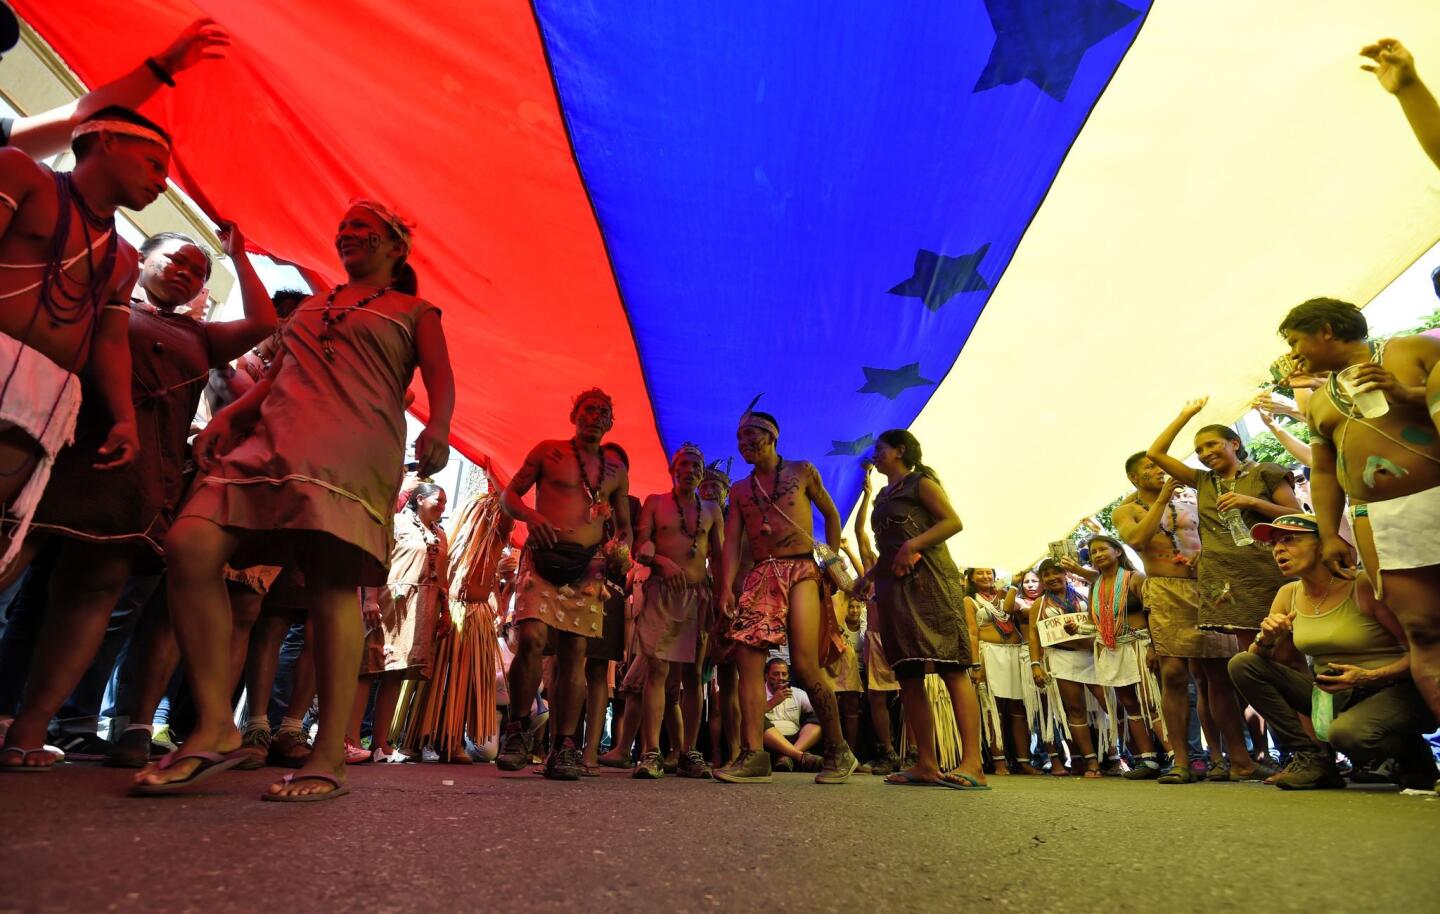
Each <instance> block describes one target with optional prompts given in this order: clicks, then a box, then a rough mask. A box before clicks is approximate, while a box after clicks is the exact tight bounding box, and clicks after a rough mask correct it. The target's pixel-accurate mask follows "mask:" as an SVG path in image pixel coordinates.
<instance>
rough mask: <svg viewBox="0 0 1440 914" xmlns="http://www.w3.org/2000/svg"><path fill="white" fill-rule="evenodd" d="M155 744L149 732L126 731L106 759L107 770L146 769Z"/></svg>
mask: <svg viewBox="0 0 1440 914" xmlns="http://www.w3.org/2000/svg"><path fill="white" fill-rule="evenodd" d="M154 748H155V744H154V743H152V742H151V741H150V731H148V730H126V731H125V732H124V733H121V734H120V738H119V739H117V740H116V741H115V745H114V747H113V748H111V750H110V754H109V755H108V756H106V758H105V767H106V768H144V767H145V766H146V765H148V764H150V757H151V756H152V755H154V754H155V753H154Z"/></svg>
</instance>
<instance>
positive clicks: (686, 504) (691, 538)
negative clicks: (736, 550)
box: [634, 442, 725, 779]
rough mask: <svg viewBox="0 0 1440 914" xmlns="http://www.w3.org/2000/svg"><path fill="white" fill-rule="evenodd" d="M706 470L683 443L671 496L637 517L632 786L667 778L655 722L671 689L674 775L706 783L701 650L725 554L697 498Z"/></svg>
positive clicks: (709, 510)
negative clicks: (639, 674) (636, 748)
mask: <svg viewBox="0 0 1440 914" xmlns="http://www.w3.org/2000/svg"><path fill="white" fill-rule="evenodd" d="M704 470H705V458H704V455H703V454H702V453H701V451H700V448H699V447H697V446H696V445H693V444H690V443H689V442H687V443H685V444H684V445H681V447H680V450H678V451H676V452H675V456H674V458H672V459H671V461H670V477H671V480H672V481H673V483H674V485H673V488H671V490H670V491H669V492H667V493H665V494H664V495H651V496H650V497H649V498H647V499H645V504H644V506H643V507H642V508H641V509H640V524H639V529H638V533H637V537H636V542H637V543H639V544H640V545H638V546H637V547H636V550H635V557H636V561H638V562H641V563H644V564H648V565H649V566H650V577H649V578H648V579H647V580H646V581H645V583H644V585H643V586H642V589H641V592H640V594H638V595H637V602H638V603H639V606H638V607H637V609H636V611H635V642H636V644H637V646H638V650H639V653H640V656H641V657H643V658H644V660H645V663H646V676H645V693H644V698H643V699H642V701H643V703H644V718H643V722H642V724H641V733H640V747H641V752H640V763H639V764H638V765H637V766H636V767H635V773H634V776H635V777H637V778H648V779H656V778H661V777H664V776H665V769H664V766H663V765H662V764H661V760H660V719H661V716H662V715H663V713H664V711H665V695H666V692H667V686H669V689H668V690H669V691H670V692H672V693H673V692H674V691H675V688H674V686H675V685H680V686H682V687H683V692H682V693H681V697H680V714H681V727H680V731H681V732H680V734H678V735H679V737H680V745H679V747H678V748H679V750H680V766H679V769H678V773H679V775H680V776H681V777H689V778H706V777H709V776H710V766H709V765H707V764H705V756H704V755H702V754H700V752H698V751H696V749H695V739H696V736H697V734H698V731H699V727H700V663H701V662H703V660H704V657H703V654H702V652H701V645H702V643H703V639H704V631H705V627H706V626H707V625H709V623H710V615H711V613H712V611H713V604H712V599H711V598H712V595H713V594H714V592H715V583H714V578H713V576H712V573H711V571H710V569H709V562H710V558H711V556H715V557H716V558H717V561H718V558H719V557H720V556H721V555H723V554H724V551H723V550H724V546H725V518H724V515H722V514H721V513H720V506H719V505H718V504H715V503H714V502H710V501H703V500H701V498H700V495H699V493H698V492H697V491H696V487H697V486H698V485H699V484H700V477H701V474H702V473H703V472H704ZM672 680H678V682H676V683H672Z"/></svg>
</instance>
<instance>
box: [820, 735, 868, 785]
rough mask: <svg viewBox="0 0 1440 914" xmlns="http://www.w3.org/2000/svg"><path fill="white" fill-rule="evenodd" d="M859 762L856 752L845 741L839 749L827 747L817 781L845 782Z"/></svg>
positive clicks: (825, 782)
mask: <svg viewBox="0 0 1440 914" xmlns="http://www.w3.org/2000/svg"><path fill="white" fill-rule="evenodd" d="M858 764H860V761H859V760H858V759H856V758H855V753H853V752H851V751H850V747H849V746H847V745H845V744H844V743H841V744H840V747H839V748H838V749H827V750H825V760H824V762H823V763H822V764H821V767H820V773H819V774H817V775H815V783H817V784H843V783H845V782H846V781H847V780H849V779H850V775H851V774H853V773H854V771H855V766H856V765H858Z"/></svg>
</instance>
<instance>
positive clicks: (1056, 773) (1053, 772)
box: [1050, 762, 1070, 778]
mask: <svg viewBox="0 0 1440 914" xmlns="http://www.w3.org/2000/svg"><path fill="white" fill-rule="evenodd" d="M1050 776H1051V777H1052V778H1068V777H1069V776H1070V769H1069V768H1066V767H1065V766H1064V765H1062V764H1060V763H1059V762H1051V763H1050Z"/></svg>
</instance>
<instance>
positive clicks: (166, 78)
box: [145, 57, 175, 89]
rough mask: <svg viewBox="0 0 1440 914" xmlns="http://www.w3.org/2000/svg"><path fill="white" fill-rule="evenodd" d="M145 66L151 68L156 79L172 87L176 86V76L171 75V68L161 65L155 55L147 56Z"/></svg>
mask: <svg viewBox="0 0 1440 914" xmlns="http://www.w3.org/2000/svg"><path fill="white" fill-rule="evenodd" d="M145 66H147V67H149V68H150V72H151V73H152V74H154V76H155V78H156V79H158V80H160V81H161V82H162V83H164V84H165V85H167V86H169V87H170V88H172V89H173V88H175V77H173V76H171V75H170V71H169V70H167V69H165V68H164V67H162V66H160V61H158V60H156V59H155V58H153V57H147V58H145Z"/></svg>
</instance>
